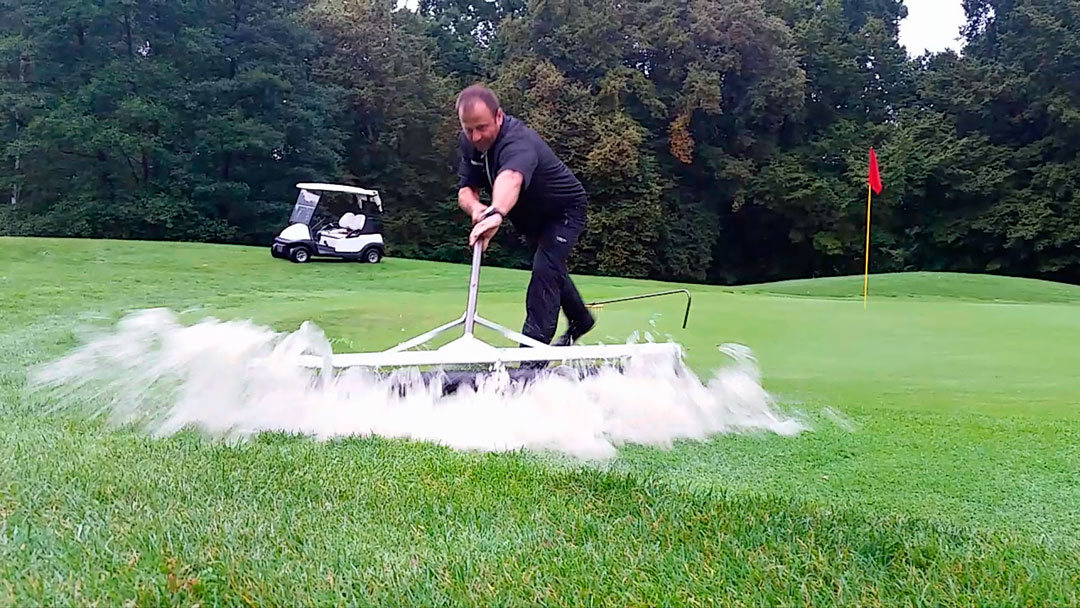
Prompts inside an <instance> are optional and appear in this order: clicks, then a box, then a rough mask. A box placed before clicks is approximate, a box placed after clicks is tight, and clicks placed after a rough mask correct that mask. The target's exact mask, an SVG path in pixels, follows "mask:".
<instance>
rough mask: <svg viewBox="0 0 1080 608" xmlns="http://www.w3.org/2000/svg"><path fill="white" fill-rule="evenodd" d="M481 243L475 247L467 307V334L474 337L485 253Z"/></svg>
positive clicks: (478, 242) (477, 243)
mask: <svg viewBox="0 0 1080 608" xmlns="http://www.w3.org/2000/svg"><path fill="white" fill-rule="evenodd" d="M481 247H482V246H481V244H480V241H477V242H476V243H475V244H474V245H473V251H472V273H471V274H470V275H469V302H468V304H466V306H465V333H466V334H468V335H470V336H471V335H472V333H473V326H474V324H475V323H476V292H477V289H478V288H479V286H480V255H481V254H482V253H483V251H482V249H481Z"/></svg>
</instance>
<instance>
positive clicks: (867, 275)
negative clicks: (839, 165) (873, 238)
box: [862, 184, 870, 310]
mask: <svg viewBox="0 0 1080 608" xmlns="http://www.w3.org/2000/svg"><path fill="white" fill-rule="evenodd" d="M869 284H870V184H866V269H865V270H864V271H863V288H862V306H863V310H866V293H867V291H868V288H869Z"/></svg>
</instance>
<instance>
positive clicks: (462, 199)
mask: <svg viewBox="0 0 1080 608" xmlns="http://www.w3.org/2000/svg"><path fill="white" fill-rule="evenodd" d="M458 207H461V210H462V211H464V212H465V213H466V214H468V216H469V217H470V218H472V222H473V224H475V223H476V222H479V221H480V216H481V215H483V213H484V212H485V211H487V210H488V207H487V205H485V204H483V203H481V202H480V192H479V191H478V190H477V189H475V188H472V187H470V186H465V187H464V188H461V189H459V190H458Z"/></svg>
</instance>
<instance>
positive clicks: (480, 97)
mask: <svg viewBox="0 0 1080 608" xmlns="http://www.w3.org/2000/svg"><path fill="white" fill-rule="evenodd" d="M475 101H481V102H483V103H484V105H485V106H487V108H488V109H489V110H491V113H492V114H495V113H497V112H498V111H499V98H498V96H496V95H495V92H494V91H492V90H491V89H489V88H487V87H485V86H484V85H481V84H474V85H470V86H467V87H465V89H464V90H462V91H461V92H460V93H458V97H457V103H456V104H455V105H454V109H455V110H457V111H458V112H460V111H461V108H462V107H463V106H465V105H466V104H471V103H473V102H475Z"/></svg>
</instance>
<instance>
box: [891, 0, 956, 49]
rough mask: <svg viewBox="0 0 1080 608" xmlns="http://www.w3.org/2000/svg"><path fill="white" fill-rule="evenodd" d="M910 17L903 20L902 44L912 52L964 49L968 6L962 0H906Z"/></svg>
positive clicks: (901, 28) (901, 27)
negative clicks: (962, 38)
mask: <svg viewBox="0 0 1080 608" xmlns="http://www.w3.org/2000/svg"><path fill="white" fill-rule="evenodd" d="M904 4H905V5H906V6H907V9H908V16H907V17H906V18H905V19H904V20H903V21H901V22H900V44H902V45H904V47H905V48H907V52H908V55H911V56H913V57H914V56H918V55H922V54H923V51H933V52H937V51H944V50H945V49H953V50H954V51H959V50H960V42H959V41H957V38H959V37H960V26H962V25H963V24H964V7H963V5H962V4H961V2H960V0H904Z"/></svg>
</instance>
